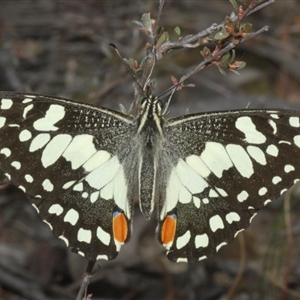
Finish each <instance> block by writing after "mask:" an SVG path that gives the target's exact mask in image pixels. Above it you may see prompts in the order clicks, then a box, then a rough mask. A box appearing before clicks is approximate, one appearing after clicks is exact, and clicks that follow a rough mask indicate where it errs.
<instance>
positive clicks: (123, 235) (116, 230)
mask: <svg viewBox="0 0 300 300" xmlns="http://www.w3.org/2000/svg"><path fill="white" fill-rule="evenodd" d="M113 234H114V238H115V239H116V240H117V241H118V242H119V243H121V244H123V243H125V241H126V239H127V236H128V226H127V220H126V217H125V215H124V214H123V213H120V212H117V213H114V217H113Z"/></svg>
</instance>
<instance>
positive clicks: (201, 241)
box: [195, 233, 209, 249]
mask: <svg viewBox="0 0 300 300" xmlns="http://www.w3.org/2000/svg"><path fill="white" fill-rule="evenodd" d="M208 244H209V238H208V235H207V234H206V233H203V234H198V235H196V237H195V247H196V248H197V249H198V248H200V247H202V248H206V247H207V246H208Z"/></svg>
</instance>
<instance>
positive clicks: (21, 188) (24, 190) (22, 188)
mask: <svg viewBox="0 0 300 300" xmlns="http://www.w3.org/2000/svg"><path fill="white" fill-rule="evenodd" d="M18 188H19V189H20V190H22V191H23V192H24V193H26V189H25V187H24V186H23V185H19V186H18Z"/></svg>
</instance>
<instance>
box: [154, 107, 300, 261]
mask: <svg viewBox="0 0 300 300" xmlns="http://www.w3.org/2000/svg"><path fill="white" fill-rule="evenodd" d="M299 117H300V112H298V111H288V110H242V111H228V112H219V113H205V114H195V115H189V116H182V117H178V118H174V119H170V120H169V121H168V123H167V124H166V126H165V128H164V133H165V147H164V149H163V151H162V154H161V161H162V162H163V163H162V164H161V165H160V170H159V171H158V174H163V175H162V176H161V177H160V178H159V179H158V182H159V184H160V187H159V200H160V203H159V227H158V238H159V240H160V242H161V243H162V244H163V245H164V246H165V247H166V248H167V249H168V254H167V255H168V258H169V259H171V260H172V261H185V262H194V261H198V260H202V259H204V258H207V257H210V256H212V255H214V254H215V253H216V252H217V251H218V250H219V249H220V248H221V247H222V246H224V245H226V244H228V243H229V242H230V241H231V240H232V239H233V238H234V237H235V236H236V235H237V234H238V233H239V232H240V231H242V230H243V229H245V228H246V227H248V225H249V224H250V222H251V220H252V219H253V217H254V216H255V215H256V213H257V211H258V209H260V208H261V207H262V206H264V205H265V204H267V203H268V202H270V201H272V200H274V199H276V198H278V197H279V196H280V195H281V194H282V193H284V192H285V191H286V190H287V189H288V188H290V187H291V186H292V185H293V184H294V183H295V182H297V181H298V180H299V178H300V165H299V158H300V118H299Z"/></svg>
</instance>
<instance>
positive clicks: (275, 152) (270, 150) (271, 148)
mask: <svg viewBox="0 0 300 300" xmlns="http://www.w3.org/2000/svg"><path fill="white" fill-rule="evenodd" d="M266 152H267V153H268V154H269V155H271V156H274V157H277V156H278V152H279V151H278V148H277V147H276V146H275V145H269V146H268V148H267V150H266Z"/></svg>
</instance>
